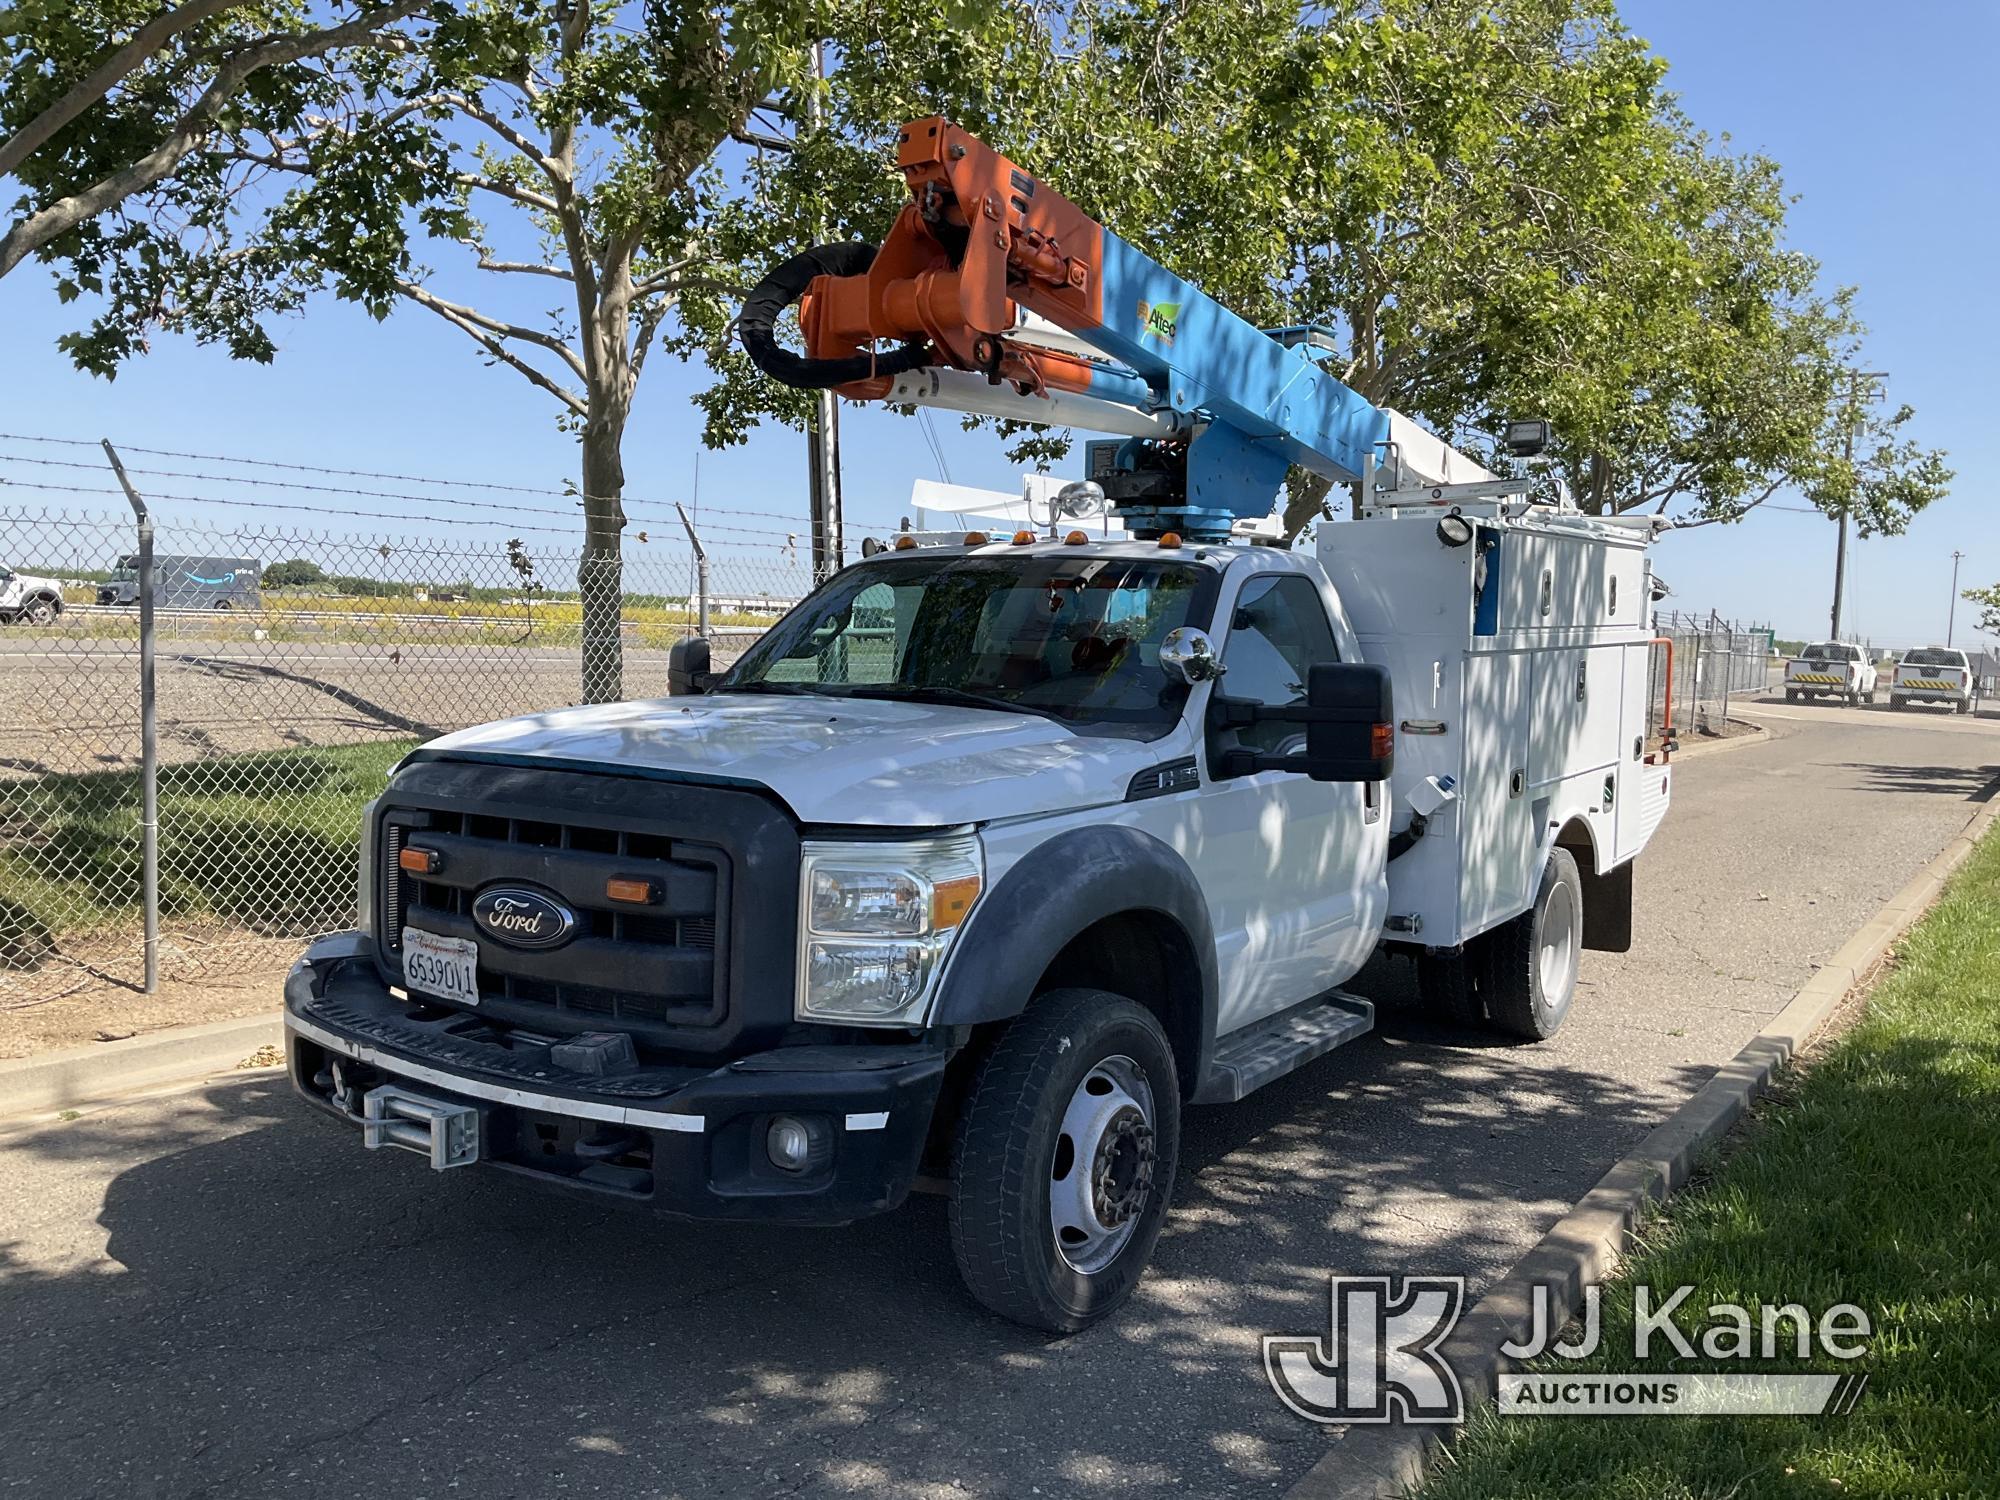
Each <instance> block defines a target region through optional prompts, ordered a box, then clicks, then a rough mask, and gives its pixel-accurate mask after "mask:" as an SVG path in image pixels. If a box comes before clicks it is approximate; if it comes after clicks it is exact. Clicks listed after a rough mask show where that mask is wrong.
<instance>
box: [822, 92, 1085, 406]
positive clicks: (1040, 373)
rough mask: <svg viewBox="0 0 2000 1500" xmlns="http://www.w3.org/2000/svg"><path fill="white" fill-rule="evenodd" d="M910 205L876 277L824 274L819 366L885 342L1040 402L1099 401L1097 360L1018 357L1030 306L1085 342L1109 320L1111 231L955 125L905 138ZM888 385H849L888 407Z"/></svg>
mask: <svg viewBox="0 0 2000 1500" xmlns="http://www.w3.org/2000/svg"><path fill="white" fill-rule="evenodd" d="M896 165H897V167H898V168H899V169H900V170H901V172H902V174H903V180H904V182H905V183H906V184H908V186H909V189H910V201H909V203H907V204H906V205H904V208H903V211H902V213H901V214H899V215H898V216H897V218H896V223H895V227H894V228H892V229H891V230H890V231H889V234H888V237H887V238H886V239H884V240H883V241H882V244H881V246H880V247H879V248H878V249H877V250H876V252H875V256H874V260H873V262H872V263H871V264H869V265H868V267H867V269H866V270H865V271H861V272H859V273H858V274H853V275H844V276H843V275H825V274H823V275H819V276H816V277H815V278H814V279H813V280H812V282H811V283H810V285H809V286H808V287H807V288H806V292H805V296H804V297H803V298H802V300H801V301H800V304H799V324H800V327H801V329H802V330H803V332H804V334H805V342H806V349H807V351H808V353H809V354H810V356H811V357H812V358H813V359H816V360H843V359H848V358H851V357H854V356H857V355H860V356H865V355H867V354H868V353H869V352H870V351H871V350H872V349H873V346H874V344H875V343H876V342H877V341H879V340H898V341H901V342H903V343H905V344H916V343H919V342H921V343H925V344H928V345H929V352H930V356H931V361H930V362H931V363H934V364H942V365H951V366H955V367H956V368H958V369H961V370H973V371H977V372H979V373H981V374H984V375H985V376H986V377H987V378H988V379H989V380H992V381H995V382H998V381H1003V380H1004V381H1007V382H1008V383H1010V384H1012V385H1014V386H1015V387H1016V388H1017V389H1019V390H1021V391H1023V392H1024V393H1026V392H1038V391H1041V390H1043V389H1052V390H1059V391H1076V392H1082V391H1088V390H1089V389H1090V386H1091V377H1092V371H1093V368H1094V366H1093V365H1092V364H1091V362H1090V361H1089V360H1085V359H1080V358H1077V357H1075V356H1073V355H1068V354H1061V353H1054V352H1050V351H1047V350H1041V349H1028V348H1023V347H1020V346H1016V345H1013V344H1010V343H1009V342H1008V341H1007V340H1006V335H1007V334H1008V333H1009V332H1011V331H1012V329H1013V328H1014V325H1015V322H1016V316H1017V309H1018V308H1019V307H1026V308H1028V309H1030V310H1031V311H1033V312H1036V313H1039V314H1040V315H1041V316H1042V317H1044V318H1047V319H1048V320H1049V321H1050V322H1052V323H1055V324H1057V325H1059V326H1060V327H1063V328H1065V329H1068V330H1069V331H1071V332H1085V331H1088V330H1090V329H1093V328H1096V327H1097V326H1098V325H1099V324H1100V323H1101V322H1102V321H1103V317H1102V313H1103V285H1102V280H1101V277H1100V274H1099V273H1100V272H1101V270H1102V266H1103V246H1104V229H1103V227H1102V226H1101V225H1099V224H1098V223H1097V221H1096V220H1094V219H1092V218H1091V217H1090V216H1089V215H1087V214H1085V213H1084V212H1083V210H1082V209H1080V208H1078V207H1077V206H1076V205H1075V204H1074V203H1072V202H1070V201H1069V200H1068V199H1067V198H1065V197H1063V196H1062V195H1061V194H1060V193H1056V192H1053V191H1051V190H1050V189H1049V188H1048V187H1047V186H1046V185H1044V184H1042V183H1040V182H1037V181H1036V180H1035V179H1034V178H1033V177H1031V176H1030V175H1029V174H1028V173H1026V172H1024V171H1022V170H1021V169H1020V168H1019V167H1017V166H1015V165H1014V163H1013V162H1011V161H1009V160H1008V159H1007V158H1006V157H1004V156H1002V155H1001V154H1000V153H999V152H997V151H995V150H994V149H993V148H992V147H990V146H988V145H986V144H985V143H984V142H983V141H980V140H979V139H977V138H976V137H974V136H971V135H969V134H967V133H966V132H965V131H963V130H961V129H959V128H958V127H957V126H956V125H953V124H951V123H950V122H948V121H946V120H943V119H939V118H935V117H933V118H931V119H927V120H914V121H912V122H911V123H910V124H908V125H906V126H904V127H903V130H902V133H901V134H900V135H899V136H898V137H897V152H896ZM890 384H891V381H890V378H889V376H888V375H887V374H873V375H870V376H868V377H865V378H862V379H858V380H853V381H850V382H847V383H845V384H842V385H840V386H839V387H837V389H838V390H839V391H840V393H841V394H842V395H844V396H848V397H851V398H853V399H855V400H876V399H880V398H881V397H882V396H884V395H886V394H887V393H888V391H889V388H890Z"/></svg>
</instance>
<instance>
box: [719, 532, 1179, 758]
mask: <svg viewBox="0 0 2000 1500" xmlns="http://www.w3.org/2000/svg"><path fill="white" fill-rule="evenodd" d="M1217 576H1218V575H1217V574H1216V573H1215V571H1214V570H1213V569H1211V568H1207V567H1203V566H1201V565H1199V564H1196V563H1187V562H1178V561H1170V560H1166V559H1161V558H1154V557H1142V558H1132V557H1088V556H1078V557H1063V556H1049V555H1047V554H1041V555H1026V554H1023V555H1019V556H1013V557H1008V556H998V557H996V556H992V555H988V556H983V557H982V556H972V557H968V556H965V555H963V554H955V555H950V556H937V555H933V556H929V557H924V556H911V557H896V558H892V559H889V560H886V561H881V562H873V563H869V564H866V565H865V566H862V567H856V568H850V569H848V570H847V571H846V572H844V573H841V574H839V575H837V576H836V577H834V578H832V579H830V580H829V581H828V582H827V583H825V584H824V585H822V586H821V587H820V589H819V590H818V591H817V592H815V593H813V594H812V595H811V596H809V597H808V598H807V599H806V600H805V602H804V603H802V604H800V605H799V606H798V608H796V609H795V610H793V611H792V612H791V613H790V614H788V615H786V616H785V618H784V619H782V620H780V621H779V622H778V623H777V625H775V626H774V627H772V629H771V631H770V632H769V633H768V634H767V635H765V636H764V638H763V639H762V640H760V641H759V642H758V643H757V644H756V645H755V646H753V647H752V648H751V649H750V650H749V651H748V652H747V653H745V655H744V657H743V659H742V660H741V661H739V662H737V664H736V665H735V667H734V668H733V669H731V671H730V672H729V674H728V676H727V677H725V678H724V679H723V681H722V682H721V684H720V685H719V687H718V691H720V692H742V691H767V692H810V693H823V694H826V695H828V696H835V697H843V696H844V697H857V698H907V699H910V700H912V701H914V702H947V703H959V704H963V705H965V706H969V707H984V708H995V709H1002V710H1010V711H1014V712H1022V713H1034V714H1042V715H1045V716H1047V717H1050V718H1054V719H1060V720H1062V721H1063V722H1065V723H1069V724H1074V725H1077V726H1079V727H1084V726H1096V727H1099V728H1102V729H1103V730H1105V731H1106V732H1111V733H1126V734H1134V735H1137V736H1139V737H1142V738H1151V737H1153V734H1155V733H1164V732H1165V731H1166V729H1167V728H1168V727H1170V726H1171V725H1172V724H1173V723H1174V722H1175V720H1176V719H1178V718H1179V717H1180V711H1181V705H1182V703H1183V702H1184V701H1185V700H1186V698H1187V687H1186V686H1185V684H1182V683H1179V682H1176V681H1174V680H1172V679H1171V678H1169V677H1168V676H1167V674H1166V673H1165V672H1163V671H1162V670H1161V669H1160V652H1159V646H1160V640H1161V638H1162V637H1163V636H1165V635H1166V633H1167V632H1168V631H1170V630H1173V629H1175V628H1176V627H1178V626H1181V625H1187V624H1194V625H1205V624H1206V623H1207V619H1208V610H1209V608H1210V606H1211V604H1212V603H1213V597H1214V592H1215V580H1216V578H1217Z"/></svg>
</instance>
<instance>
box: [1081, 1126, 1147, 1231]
mask: <svg viewBox="0 0 2000 1500" xmlns="http://www.w3.org/2000/svg"><path fill="white" fill-rule="evenodd" d="M1154 1156H1155V1152H1154V1150H1153V1127H1152V1126H1150V1125H1148V1124H1147V1123H1146V1118H1145V1116H1144V1115H1141V1114H1140V1113H1139V1111H1138V1110H1136V1109H1129V1108H1128V1109H1121V1110H1120V1111H1119V1112H1118V1114H1117V1115H1116V1116H1115V1117H1114V1118H1113V1119H1112V1121H1111V1123H1110V1124H1109V1125H1108V1126H1106V1127H1105V1131H1104V1137H1103V1139H1101V1140H1100V1141H1099V1142H1098V1143H1097V1160H1096V1161H1095V1162H1094V1163H1092V1166H1091V1195H1092V1197H1093V1199H1094V1200H1095V1203H1096V1208H1097V1218H1098V1221H1099V1222H1100V1223H1102V1224H1104V1225H1105V1226H1106V1227H1108V1228H1115V1227H1117V1226H1118V1225H1120V1224H1123V1223H1124V1222H1125V1221H1126V1220H1127V1219H1129V1218H1131V1217H1133V1216H1134V1215H1135V1214H1137V1213H1138V1212H1139V1210H1140V1209H1142V1208H1144V1207H1145V1206H1146V1199H1147V1197H1148V1196H1149V1195H1150V1194H1151V1193H1152V1191H1153V1161H1154Z"/></svg>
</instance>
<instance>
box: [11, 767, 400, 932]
mask: <svg viewBox="0 0 2000 1500" xmlns="http://www.w3.org/2000/svg"><path fill="white" fill-rule="evenodd" d="M412 743H414V742H413V741H409V740H396V741H385V742H382V743H379V744H369V745H347V746H339V747H333V748H326V749H311V750H277V751H271V752H268V753H263V754H257V755H237V756H226V757H218V758H216V759H213V760H206V761H195V762H190V763H188V764H185V765H176V766H167V767H163V768H162V769H161V772H160V908H161V914H162V916H164V917H199V916H212V917H221V918H226V919H228V920H231V921H234V922H238V923H241V924H243V925H245V926H248V927H252V928H256V929H258V930H262V931H271V932H301V931H309V930H312V929H315V928H319V927H325V926H330V925H333V924H334V923H337V922H341V921H345V920H347V919H348V917H349V916H350V915H351V909H352V906H353V900H354V878H355V858H356V853H357V843H358V839H359V836H360V822H361V808H362V805H363V804H364V803H366V802H367V800H368V799H369V798H370V797H372V796H374V795H375V794H376V793H377V792H378V791H380V790H381V788H382V784H383V779H384V777H385V776H386V775H387V774H388V771H389V768H390V767H391V766H392V765H394V764H395V762H396V761H397V760H398V759H399V758H400V757H401V756H402V755H403V754H404V752H406V751H407V750H408V749H409V748H410V745H411V744H412ZM139 804H140V791H139V777H138V773H137V772H134V771H103V772H96V773H93V774H90V775H82V776H44V777H39V778H37V779H35V780H32V781H10V782H6V783H0V963H8V964H21V963H32V962H33V961H34V960H35V959H36V958H38V957H39V956H40V955H41V954H43V953H46V952H47V951H48V949H49V947H50V945H51V943H52V942H60V941H62V940H64V939H66V938H71V937H78V936H84V935H87V934H89V933H92V932H96V931H101V930H104V929H106V928H112V927H122V926H125V925H129V924H130V923H132V922H135V921H137V919H138V912H139V853H140V842H141V837H140V835H141V830H140V826H139V825H140V814H139Z"/></svg>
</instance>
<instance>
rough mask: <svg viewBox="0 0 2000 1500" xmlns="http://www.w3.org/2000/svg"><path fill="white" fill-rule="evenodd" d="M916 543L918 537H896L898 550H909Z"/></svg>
mask: <svg viewBox="0 0 2000 1500" xmlns="http://www.w3.org/2000/svg"><path fill="white" fill-rule="evenodd" d="M916 545H917V539H916V538H915V537H913V536H899V537H897V538H896V550H897V551H898V552H908V551H909V550H910V549H911V548H912V547H914V546H916Z"/></svg>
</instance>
